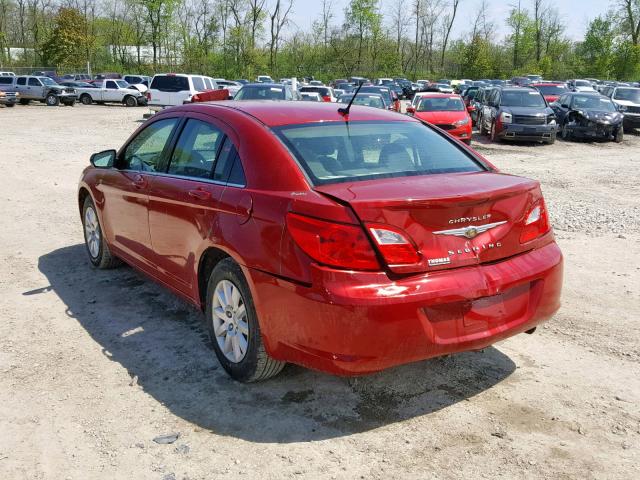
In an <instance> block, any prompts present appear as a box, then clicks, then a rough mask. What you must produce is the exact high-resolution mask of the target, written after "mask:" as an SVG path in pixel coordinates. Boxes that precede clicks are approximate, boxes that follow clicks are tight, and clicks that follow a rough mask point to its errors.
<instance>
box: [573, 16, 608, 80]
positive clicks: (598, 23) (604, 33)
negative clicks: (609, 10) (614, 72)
mask: <svg viewBox="0 0 640 480" xmlns="http://www.w3.org/2000/svg"><path fill="white" fill-rule="evenodd" d="M615 36H616V34H615V30H614V26H613V22H612V19H611V17H604V18H603V17H600V16H598V17H596V18H594V19H593V20H592V21H591V23H590V24H589V27H588V28H587V33H586V34H585V37H584V41H583V42H582V43H581V44H580V45H578V48H577V54H578V57H579V59H580V60H581V61H582V63H583V65H584V67H583V68H584V73H585V74H586V75H585V76H594V77H598V78H609V75H610V72H611V59H612V56H613V51H614V40H615Z"/></svg>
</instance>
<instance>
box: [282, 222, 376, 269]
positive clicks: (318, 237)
mask: <svg viewBox="0 0 640 480" xmlns="http://www.w3.org/2000/svg"><path fill="white" fill-rule="evenodd" d="M287 229H288V230H289V232H290V233H291V236H292V237H293V239H294V240H295V242H296V243H297V244H298V246H299V247H300V248H301V249H302V250H303V251H304V252H305V253H306V254H307V255H309V256H310V257H311V258H312V259H314V260H315V261H317V262H318V263H322V264H324V265H329V266H332V267H339V268H346V269H353V270H379V269H380V265H379V263H378V260H377V259H376V254H375V252H374V250H373V248H372V246H371V243H370V242H369V239H368V238H367V236H366V234H365V232H364V230H363V229H362V228H361V227H359V226H356V225H345V224H342V223H333V222H327V221H324V220H318V219H316V218H311V217H305V216H303V215H298V214H297V213H288V214H287Z"/></svg>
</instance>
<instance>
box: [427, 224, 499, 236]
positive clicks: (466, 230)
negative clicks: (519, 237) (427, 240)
mask: <svg viewBox="0 0 640 480" xmlns="http://www.w3.org/2000/svg"><path fill="white" fill-rule="evenodd" d="M505 223H507V221H506V220H505V221H503V222H495V223H487V224H485V225H467V226H466V227H461V228H452V229H451V230H439V231H437V232H433V234H434V235H453V236H456V237H466V238H474V237H476V236H478V235H479V234H481V233H484V232H486V231H488V230H491V229H492V228H495V227H499V226H500V225H504V224H505Z"/></svg>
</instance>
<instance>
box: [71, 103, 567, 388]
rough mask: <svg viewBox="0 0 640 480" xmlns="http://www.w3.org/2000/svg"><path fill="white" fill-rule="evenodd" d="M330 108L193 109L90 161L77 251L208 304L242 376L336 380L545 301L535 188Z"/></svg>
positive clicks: (408, 126) (222, 351)
mask: <svg viewBox="0 0 640 480" xmlns="http://www.w3.org/2000/svg"><path fill="white" fill-rule="evenodd" d="M341 110H342V111H341V112H339V111H338V108H337V107H336V106H335V105H332V104H329V103H303V102H260V101H243V102H234V101H225V102H219V103H208V104H204V103H194V104H189V105H183V106H179V107H175V108H170V109H166V110H163V111H162V112H160V113H158V114H157V115H155V116H153V117H152V118H151V119H150V120H148V121H147V122H146V123H145V124H143V125H142V126H141V127H140V128H138V130H137V131H136V132H135V133H134V134H133V135H132V136H131V137H130V138H129V140H127V142H126V143H125V144H124V146H123V147H122V148H121V149H120V150H119V151H118V152H116V151H115V150H107V151H104V152H101V153H97V154H94V155H93V156H92V157H91V165H90V166H89V167H87V168H86V169H85V170H84V172H83V174H82V178H81V180H80V185H79V190H78V197H77V199H78V206H79V209H80V213H81V218H82V223H83V227H84V236H85V241H86V246H87V252H88V255H89V259H90V261H91V263H92V264H93V265H95V266H96V267H98V268H109V267H113V266H115V265H117V263H118V262H119V259H121V260H124V261H125V262H126V263H128V264H130V265H132V266H133V267H135V268H137V269H139V270H141V271H142V272H144V273H145V274H147V275H148V276H150V277H151V278H153V279H155V280H156V281H157V282H159V283H161V284H163V285H165V286H166V287H168V288H169V289H171V290H173V291H174V292H175V293H177V294H178V295H180V296H182V297H183V298H185V299H186V300H187V301H189V302H191V303H192V304H194V305H196V306H198V307H199V308H201V309H203V310H204V311H205V312H206V323H207V325H208V329H209V333H210V335H211V339H212V343H213V346H214V350H215V353H216V355H217V357H218V359H219V360H220V363H221V364H222V366H223V367H224V368H225V369H226V371H227V372H228V373H229V374H230V375H231V376H232V377H233V378H235V379H237V380H240V381H254V380H262V379H266V378H268V377H271V376H273V375H275V374H277V373H278V372H279V371H280V370H281V369H282V367H283V366H284V364H285V362H293V363H296V364H300V365H304V366H307V367H311V368H315V369H319V370H323V371H327V372H331V373H335V374H344V375H356V374H364V373H369V372H375V371H378V370H381V369H385V368H388V367H392V366H394V365H398V364H403V363H407V362H413V361H417V360H422V359H426V358H429V357H434V356H438V355H444V354H449V353H454V352H461V351H465V350H475V349H481V348H484V347H486V346H488V345H491V344H493V343H495V342H497V341H499V340H502V339H505V338H507V337H510V336H512V335H515V334H517V333H521V332H529V333H531V332H532V331H533V330H534V329H535V327H536V326H537V325H538V324H540V323H541V322H543V321H545V320H547V319H549V318H550V317H551V316H552V315H553V314H554V312H555V311H556V310H557V309H558V308H559V305H560V290H561V285H562V254H561V252H560V249H559V248H558V245H557V244H556V242H555V240H554V235H553V233H552V230H551V226H550V224H549V218H548V215H547V208H546V206H545V203H544V200H543V197H542V193H541V191H540V186H539V184H538V182H536V181H533V180H528V179H526V178H521V177H516V176H513V175H507V174H504V173H500V172H499V171H498V170H497V169H496V168H495V167H494V166H492V165H491V164H490V163H489V162H487V161H486V160H485V159H483V158H482V157H481V156H479V155H478V154H477V153H476V152H473V151H472V150H471V149H469V148H467V147H465V146H464V145H460V144H459V143H458V142H456V141H455V140H453V139H452V138H451V137H449V136H448V135H446V134H445V133H444V132H442V131H441V130H439V129H436V128H433V127H432V126H430V125H427V124H425V123H423V122H420V121H418V120H417V119H415V118H411V117H408V116H406V115H398V114H396V113H393V112H389V111H385V110H378V109H372V108H367V107H352V108H351V111H347V112H345V111H344V109H341Z"/></svg>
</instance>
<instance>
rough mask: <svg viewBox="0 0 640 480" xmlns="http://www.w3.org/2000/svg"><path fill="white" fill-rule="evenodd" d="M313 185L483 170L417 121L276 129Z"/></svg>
mask: <svg viewBox="0 0 640 480" xmlns="http://www.w3.org/2000/svg"><path fill="white" fill-rule="evenodd" d="M275 131H276V133H277V134H278V136H279V137H280V138H281V139H282V140H283V141H284V143H285V144H286V145H287V146H288V147H289V149H290V150H291V151H292V152H293V153H294V155H295V156H296V158H297V160H298V162H299V163H300V165H301V166H302V168H303V169H304V170H305V171H306V173H307V174H308V176H309V177H310V178H311V181H312V182H313V183H314V185H324V184H327V183H340V182H352V181H358V180H371V179H377V178H388V177H407V176H413V175H429V174H436V173H452V172H479V171H483V170H484V168H483V167H482V166H481V165H480V164H479V163H478V162H476V161H475V160H474V159H473V157H471V155H470V154H467V153H466V152H465V151H464V150H462V148H460V147H458V146H456V145H455V144H454V143H453V142H452V141H451V140H447V138H446V137H445V136H444V135H442V134H439V133H437V132H436V131H434V130H432V129H431V128H430V127H427V126H425V125H423V124H421V123H417V122H349V123H348V124H347V123H345V122H332V123H325V124H322V125H308V124H304V125H287V126H284V127H278V128H276V129H275Z"/></svg>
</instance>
